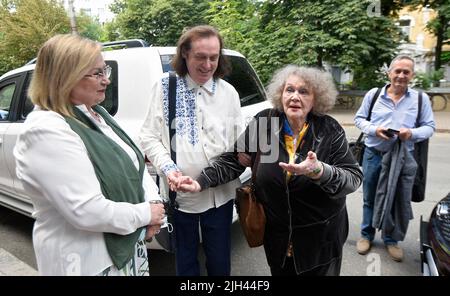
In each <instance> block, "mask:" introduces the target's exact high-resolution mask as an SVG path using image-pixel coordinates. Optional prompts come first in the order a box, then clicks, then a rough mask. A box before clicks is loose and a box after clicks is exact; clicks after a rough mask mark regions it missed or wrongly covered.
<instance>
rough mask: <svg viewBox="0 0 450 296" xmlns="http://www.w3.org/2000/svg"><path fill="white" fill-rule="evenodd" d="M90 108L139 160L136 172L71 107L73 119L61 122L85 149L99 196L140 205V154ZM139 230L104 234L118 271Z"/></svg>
mask: <svg viewBox="0 0 450 296" xmlns="http://www.w3.org/2000/svg"><path fill="white" fill-rule="evenodd" d="M93 109H94V110H95V111H96V112H97V113H99V114H100V115H101V116H102V117H103V119H104V120H105V122H106V123H107V124H108V125H109V126H110V127H111V128H112V130H113V131H114V132H115V133H116V134H117V135H118V136H119V137H120V138H121V139H122V140H123V141H124V142H125V143H126V144H128V145H129V146H130V147H131V148H133V150H134V152H135V153H136V155H137V157H138V160H139V172H138V171H137V170H136V167H135V166H134V164H133V161H132V160H131V158H130V157H129V156H128V154H127V153H126V152H125V151H124V150H123V149H122V148H121V147H120V146H119V145H118V144H117V143H116V142H114V141H113V140H111V138H109V137H108V136H106V135H105V134H104V133H103V132H102V131H101V130H100V128H99V127H98V126H97V125H96V124H95V123H93V122H92V121H91V119H89V118H88V117H87V116H86V115H85V114H84V113H83V112H82V111H81V110H79V109H78V108H76V107H74V108H73V111H74V114H75V117H76V119H75V118H72V117H65V119H66V121H67V123H68V124H69V125H70V127H71V129H72V130H73V131H74V132H76V133H77V134H78V135H79V136H80V138H81V140H83V143H84V145H85V146H86V149H87V151H88V155H89V159H90V160H91V162H92V165H93V166H94V169H95V174H96V176H97V179H98V181H99V183H100V186H101V190H102V194H103V195H104V196H105V197H106V198H107V199H109V200H112V201H115V202H128V203H132V204H138V203H142V202H144V189H143V188H142V178H143V172H144V169H145V163H144V157H143V156H142V153H141V151H140V150H139V148H138V147H137V146H136V145H135V144H134V143H133V141H132V140H131V139H130V138H129V137H128V135H127V134H125V132H124V131H123V130H122V129H121V128H120V127H119V126H118V125H117V123H116V122H115V121H114V119H113V118H112V117H111V116H110V115H109V114H108V112H106V110H104V109H103V108H102V107H99V106H95V107H93ZM75 173H82V172H75ZM80 186H82V184H80ZM99 215H101V213H99ZM141 231H142V228H140V229H137V230H136V231H135V232H133V233H130V234H128V235H119V234H115V233H104V237H105V242H106V247H107V249H108V253H109V255H110V256H111V259H112V261H113V263H114V265H115V266H116V267H117V268H118V269H122V268H123V267H124V266H125V264H126V263H128V262H129V261H130V260H131V258H132V257H133V256H134V250H135V245H136V242H137V241H138V238H139V235H140V234H141Z"/></svg>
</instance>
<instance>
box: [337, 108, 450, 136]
mask: <svg viewBox="0 0 450 296" xmlns="http://www.w3.org/2000/svg"><path fill="white" fill-rule="evenodd" d="M356 111H357V110H353V109H334V110H331V111H330V113H329V114H330V115H331V116H333V117H334V118H335V119H336V120H337V121H339V123H340V124H341V125H342V126H344V127H346V126H347V127H348V126H354V123H353V118H354V116H355V113H356ZM434 121H435V122H436V132H437V133H450V111H435V112H434Z"/></svg>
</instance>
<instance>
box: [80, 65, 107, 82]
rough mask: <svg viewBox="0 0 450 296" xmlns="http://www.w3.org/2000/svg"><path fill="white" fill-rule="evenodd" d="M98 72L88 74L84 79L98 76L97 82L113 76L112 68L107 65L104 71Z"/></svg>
mask: <svg viewBox="0 0 450 296" xmlns="http://www.w3.org/2000/svg"><path fill="white" fill-rule="evenodd" d="M95 71H96V72H95V73H93V74H86V75H84V77H93V76H96V78H97V80H101V79H103V78H108V79H109V77H110V76H111V72H112V68H111V67H110V66H108V65H106V67H105V68H103V69H96V70H95Z"/></svg>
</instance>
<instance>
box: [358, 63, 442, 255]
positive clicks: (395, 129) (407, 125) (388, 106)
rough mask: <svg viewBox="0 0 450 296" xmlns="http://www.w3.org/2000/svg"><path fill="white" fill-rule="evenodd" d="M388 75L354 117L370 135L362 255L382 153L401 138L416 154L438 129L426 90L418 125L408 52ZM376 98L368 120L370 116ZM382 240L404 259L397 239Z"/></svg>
mask: <svg viewBox="0 0 450 296" xmlns="http://www.w3.org/2000/svg"><path fill="white" fill-rule="evenodd" d="M387 74H388V77H389V81H390V83H388V84H387V85H385V86H384V87H383V88H382V89H381V91H380V92H378V93H379V96H378V98H374V96H375V94H376V93H377V88H374V89H372V90H370V91H369V92H368V93H367V94H366V95H365V97H364V99H363V102H362V104H361V106H360V108H359V110H358V111H357V113H356V115H355V119H354V121H355V125H356V127H358V128H359V129H360V130H361V131H362V132H363V133H365V134H366V135H367V138H366V140H365V145H366V149H365V151H364V156H363V173H364V177H363V198H364V205H363V219H362V223H361V238H360V239H359V240H358V242H357V244H356V248H357V251H358V253H359V254H361V255H365V254H367V253H368V252H369V251H370V247H371V244H372V241H373V239H374V237H375V228H374V227H373V226H372V218H373V214H374V200H375V195H376V191H377V184H378V179H379V177H380V171H381V166H382V164H381V160H382V158H383V154H384V153H385V152H388V151H390V150H392V149H393V147H394V143H395V142H396V141H397V140H398V139H400V140H401V141H404V142H405V144H406V145H407V148H408V151H409V152H410V153H413V151H414V143H415V142H419V141H422V140H425V139H427V138H429V137H431V136H432V135H433V132H434V130H435V122H434V118H433V112H432V109H431V104H430V100H429V97H428V95H427V94H425V93H423V94H422V97H423V99H422V106H421V113H420V118H418V126H416V120H417V115H418V101H419V92H417V91H416V90H414V89H412V88H409V87H408V84H409V82H410V81H411V79H412V78H413V77H414V60H413V59H412V58H411V57H409V56H406V55H400V56H397V57H396V58H394V59H393V60H392V62H391V64H390V66H389V69H388V73H387ZM374 99H375V100H376V101H375V104H374V105H373V109H372V112H371V117H370V121H369V120H367V117H368V115H369V112H370V111H369V110H370V106H371V103H372V100H374ZM382 239H383V241H384V244H385V245H386V248H387V251H388V253H389V255H390V256H391V258H392V259H393V260H395V261H402V259H403V250H402V249H401V248H400V247H399V246H398V244H397V243H398V242H397V241H396V240H394V239H392V237H389V236H387V235H386V236H384V237H382Z"/></svg>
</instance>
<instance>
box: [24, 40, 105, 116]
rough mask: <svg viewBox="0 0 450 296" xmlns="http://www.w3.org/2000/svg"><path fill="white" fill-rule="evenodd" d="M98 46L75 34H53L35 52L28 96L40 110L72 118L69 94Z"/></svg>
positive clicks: (93, 56)
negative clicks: (34, 65) (36, 52)
mask: <svg viewBox="0 0 450 296" xmlns="http://www.w3.org/2000/svg"><path fill="white" fill-rule="evenodd" d="M100 54H101V45H100V44H99V43H97V42H95V41H92V40H90V39H87V38H83V37H80V36H78V35H75V34H64V35H56V36H54V37H52V38H50V39H49V40H48V41H47V42H45V43H44V45H43V46H42V47H41V49H40V50H39V53H38V56H37V61H36V67H35V69H34V72H33V78H32V80H31V83H30V88H29V90H28V95H29V96H30V98H31V101H32V102H33V103H34V104H35V105H37V106H39V107H41V108H42V109H44V110H51V111H54V112H57V113H59V114H61V115H65V116H73V112H72V103H71V101H70V92H71V91H72V89H73V88H74V87H75V85H76V84H77V83H78V82H79V81H80V80H81V79H82V78H83V77H84V75H86V74H87V72H88V71H89V70H90V68H91V67H92V65H93V64H94V63H95V61H96V59H97V58H98V56H99V55H100Z"/></svg>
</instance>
